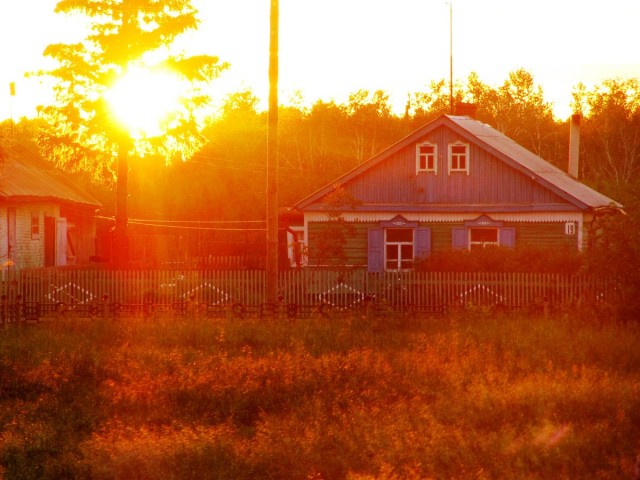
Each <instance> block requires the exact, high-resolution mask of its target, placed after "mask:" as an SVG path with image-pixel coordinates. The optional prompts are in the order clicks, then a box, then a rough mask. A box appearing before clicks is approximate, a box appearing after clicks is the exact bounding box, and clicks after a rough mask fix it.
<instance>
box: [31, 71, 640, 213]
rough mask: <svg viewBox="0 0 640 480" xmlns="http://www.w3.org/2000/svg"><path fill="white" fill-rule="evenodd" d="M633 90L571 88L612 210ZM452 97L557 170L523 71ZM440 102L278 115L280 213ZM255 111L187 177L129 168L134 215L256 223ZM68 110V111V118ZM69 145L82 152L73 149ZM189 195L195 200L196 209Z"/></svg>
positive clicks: (326, 105) (563, 138) (194, 162)
mask: <svg viewBox="0 0 640 480" xmlns="http://www.w3.org/2000/svg"><path fill="white" fill-rule="evenodd" d="M72 67H73V65H71V64H69V67H68V68H69V72H68V74H71V73H73V74H74V75H80V73H82V72H83V70H82V69H81V70H79V71H78V72H75V71H74V70H73V69H72ZM220 67H221V68H222V65H221V66H220ZM87 81H88V80H87ZM638 91H639V89H638V88H637V82H635V81H634V80H629V81H610V82H605V83H604V84H603V85H601V86H597V87H594V89H593V90H592V91H587V89H586V88H584V87H578V88H577V90H576V93H575V95H576V105H575V108H576V110H577V111H580V112H582V113H583V116H584V118H583V121H582V128H581V130H582V132H581V148H580V151H581V165H582V166H581V177H580V178H581V180H582V181H584V182H586V183H587V184H589V185H592V186H594V187H595V188H597V189H598V190H600V191H602V192H603V193H605V194H606V195H608V196H610V197H611V198H614V199H616V200H620V199H621V197H622V194H623V193H624V192H625V191H633V190H634V189H635V190H637V180H636V179H637V178H638V175H637V163H638V162H637V158H638V151H640V149H639V148H637V145H636V144H637V141H638V138H640V135H638V125H637V123H638V122H637V118H638V107H637V105H638V98H637V92H638ZM61 92H62V91H61ZM454 93H455V101H456V103H459V102H462V101H465V102H475V103H476V105H477V115H476V116H477V118H478V119H479V120H481V121H483V122H486V123H488V124H490V125H493V126H494V127H496V128H499V129H501V130H502V131H503V132H504V133H505V134H507V135H508V136H510V137H512V138H513V139H514V140H515V141H517V142H519V143H521V144H522V145H523V146H525V147H526V148H528V149H530V150H532V151H534V152H536V153H538V154H539V155H541V156H542V157H543V158H545V159H546V160H548V161H550V162H551V163H553V164H555V165H557V166H558V167H560V168H561V169H566V163H567V152H568V143H569V128H568V124H567V122H566V121H558V120H556V119H554V118H553V116H552V115H551V105H550V104H549V103H548V102H546V101H545V100H544V95H543V93H544V92H543V91H542V88H541V87H540V86H539V85H537V84H536V83H535V81H534V78H533V76H532V75H531V74H530V73H529V72H527V71H525V70H522V69H521V70H518V71H515V72H512V73H511V74H510V75H509V77H508V78H507V79H506V80H505V81H504V83H503V84H502V85H500V86H498V87H494V86H490V85H488V84H486V83H484V82H483V81H482V80H481V79H480V78H479V77H478V76H477V75H476V74H471V75H470V76H469V78H468V79H467V81H466V83H465V84H460V85H456V88H455V92H454ZM74 95H75V96H74V97H73V100H74V101H78V102H79V101H80V100H81V99H82V98H83V97H82V94H81V92H76V93H75V94H74ZM448 95H449V92H448V88H447V83H446V82H445V81H444V80H442V81H440V82H433V83H432V84H430V85H429V86H427V87H426V88H425V89H424V91H422V92H416V93H413V94H411V95H410V97H409V101H410V103H409V105H408V110H407V114H406V115H404V116H402V117H398V116H396V115H394V114H393V113H392V112H391V111H390V108H389V104H388V97H387V96H386V94H385V93H384V92H373V93H370V92H368V91H358V92H354V93H353V94H352V95H351V97H350V99H349V101H348V102H346V103H344V104H337V103H335V102H334V101H330V102H323V101H317V102H316V103H314V104H313V105H312V106H311V107H303V106H301V103H300V102H298V103H295V102H294V103H292V104H291V105H289V106H286V107H285V106H282V107H281V110H280V124H279V159H280V165H279V199H280V203H281V205H292V204H294V203H295V202H296V201H298V200H300V199H301V198H304V197H305V196H307V195H308V194H309V193H310V192H313V191H315V190H317V189H318V188H321V187H322V186H324V185H327V184H328V183H329V182H331V181H333V180H334V179H335V178H337V177H339V176H340V175H342V174H344V173H345V172H347V171H349V170H351V169H352V168H354V167H356V166H357V164H358V162H359V161H361V160H363V159H365V160H366V159H367V158H368V156H370V155H374V154H375V153H378V152H379V151H380V150H381V149H383V148H384V147H386V146H388V145H391V144H393V142H395V141H398V140H400V139H401V138H402V137H403V136H404V135H406V134H407V133H409V132H410V131H412V130H415V129H416V128H418V127H421V126H422V125H424V124H425V123H426V122H428V121H430V120H433V119H434V118H436V117H437V116H438V115H441V114H442V113H448V112H449V97H448ZM70 98H71V97H70ZM258 105H259V102H258V99H257V98H256V97H255V95H254V94H253V93H252V92H251V91H250V90H243V91H240V92H237V93H236V94H233V95H230V96H228V97H227V99H226V101H225V104H224V105H223V107H222V109H221V111H220V112H219V115H218V116H212V117H210V118H208V125H207V127H206V129H205V131H204V132H203V137H204V139H205V141H206V143H205V144H204V146H202V148H201V149H200V150H199V151H198V153H197V154H195V155H194V156H191V157H189V158H188V159H187V160H186V161H185V162H183V163H184V164H185V165H188V167H185V168H182V167H179V166H178V167H174V166H165V165H164V163H165V161H166V158H165V157H164V156H162V155H159V156H153V155H147V156H146V157H145V159H144V160H143V161H136V160H134V162H137V163H135V164H134V166H135V168H133V169H132V172H131V175H132V178H131V190H132V192H131V193H132V197H131V216H132V217H138V218H176V217H177V216H178V215H180V216H185V215H187V216H189V218H203V216H204V217H206V218H207V219H211V218H215V219H255V218H257V217H260V216H261V215H262V212H264V211H265V208H266V207H265V198H264V197H265V195H264V191H265V183H266V128H267V125H266V115H265V112H263V111H260V110H259V109H258ZM71 106H73V104H70V106H69V112H71V110H72V109H71ZM74 108H75V107H74ZM74 111H76V110H74ZM77 112H79V110H77ZM74 118H75V117H74ZM77 118H80V117H77ZM45 120H49V121H54V120H55V119H54V118H53V117H48V116H46V117H44V118H43V119H39V120H38V122H39V123H38V125H37V128H34V130H33V131H34V132H42V131H49V132H51V131H52V130H51V129H52V125H53V124H51V125H49V126H48V127H47V126H46V125H41V124H40V122H42V123H45ZM82 122H85V120H84V119H83V120H82ZM57 125H59V126H64V125H65V123H58V124H57ZM78 125H79V123H78ZM68 134H69V135H68V136H67V135H66V134H64V132H63V133H62V134H60V132H58V134H56V136H55V137H51V138H44V137H42V138H41V141H42V143H41V145H42V147H43V148H45V149H48V150H47V151H46V152H45V153H50V152H51V150H52V149H56V150H58V149H59V148H62V144H63V143H65V142H66V141H67V140H73V139H76V138H77V137H75V136H74V133H73V130H72V129H69V130H68ZM74 141H75V140H74ZM69 145H71V144H69ZM74 145H75V146H74V148H76V147H78V148H79V144H75V143H74ZM96 147H97V146H96ZM65 148H66V147H65ZM59 151H60V150H59ZM78 152H80V150H78ZM92 155H93V154H92V153H91V152H90V151H88V150H87V151H83V152H82V155H80V156H78V157H76V158H77V159H87V161H89V162H91V161H92V160H91V158H92ZM46 156H48V157H49V158H51V156H50V155H46ZM67 158H68V157H67ZM104 159H105V162H106V163H103V164H102V167H99V168H98V170H96V169H94V168H93V167H91V168H89V170H91V171H94V172H96V175H97V176H101V177H103V178H104V177H108V178H110V177H111V175H112V173H111V172H110V171H109V168H107V167H110V166H111V163H109V162H111V161H112V159H113V156H112V154H111V151H107V152H105V154H104ZM83 161H84V160H83ZM78 165H79V164H78ZM67 166H68V167H69V168H72V167H73V165H67ZM151 179H154V181H151ZM167 192H171V194H170V195H167ZM194 192H195V193H197V195H198V197H197V199H196V200H194V198H195V197H196V195H195V193H194ZM169 199H170V200H171V201H169ZM623 203H624V202H623ZM107 210H112V208H111V209H110V208H108V209H107Z"/></svg>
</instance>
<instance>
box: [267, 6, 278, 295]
mask: <svg viewBox="0 0 640 480" xmlns="http://www.w3.org/2000/svg"><path fill="white" fill-rule="evenodd" d="M278 17H279V6H278V0H271V15H270V32H271V34H270V42H269V113H268V130H267V132H268V133H267V301H268V302H270V303H274V304H275V303H276V301H277V296H278Z"/></svg>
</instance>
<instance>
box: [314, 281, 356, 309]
mask: <svg viewBox="0 0 640 480" xmlns="http://www.w3.org/2000/svg"><path fill="white" fill-rule="evenodd" d="M366 297H367V295H366V294H365V293H363V292H361V291H360V290H357V289H355V288H353V287H352V286H350V285H347V284H346V283H344V282H339V283H338V284H337V285H336V286H334V287H332V288H330V289H328V290H326V291H324V292H323V293H321V294H319V295H318V298H319V299H320V301H321V302H322V303H326V304H328V305H331V306H332V307H334V308H337V309H339V310H346V309H348V308H354V307H355V306H357V305H358V304H360V303H361V302H364V300H365V298H366Z"/></svg>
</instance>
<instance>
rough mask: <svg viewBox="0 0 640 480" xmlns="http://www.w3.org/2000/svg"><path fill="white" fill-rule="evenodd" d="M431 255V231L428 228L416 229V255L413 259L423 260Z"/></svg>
mask: <svg viewBox="0 0 640 480" xmlns="http://www.w3.org/2000/svg"><path fill="white" fill-rule="evenodd" d="M430 253H431V229H430V228H428V227H418V228H416V254H415V258H425V257H428V256H429V254H430Z"/></svg>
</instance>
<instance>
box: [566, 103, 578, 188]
mask: <svg viewBox="0 0 640 480" xmlns="http://www.w3.org/2000/svg"><path fill="white" fill-rule="evenodd" d="M580 117H581V115H580V114H579V113H574V114H573V115H571V119H570V121H569V169H568V170H569V175H571V176H572V177H573V178H578V175H579V171H580Z"/></svg>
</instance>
